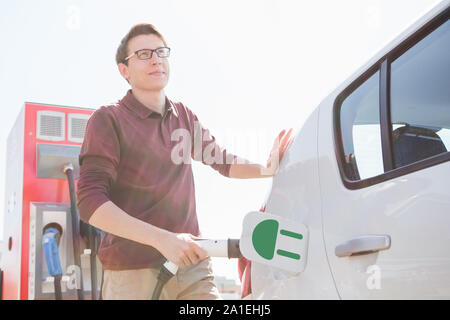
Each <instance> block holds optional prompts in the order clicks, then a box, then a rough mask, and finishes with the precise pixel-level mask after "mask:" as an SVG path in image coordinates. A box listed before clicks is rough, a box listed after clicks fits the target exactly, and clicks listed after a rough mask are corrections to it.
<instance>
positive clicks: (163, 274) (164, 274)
mask: <svg viewBox="0 0 450 320" xmlns="http://www.w3.org/2000/svg"><path fill="white" fill-rule="evenodd" d="M173 276H174V274H173V273H172V272H170V271H169V270H168V269H167V268H166V267H165V266H164V265H163V266H162V267H161V270H160V271H159V274H158V282H156V286H155V290H153V295H152V300H159V296H160V295H161V291H162V288H163V287H164V285H165V284H166V283H167V281H169V280H170V278H172V277H173Z"/></svg>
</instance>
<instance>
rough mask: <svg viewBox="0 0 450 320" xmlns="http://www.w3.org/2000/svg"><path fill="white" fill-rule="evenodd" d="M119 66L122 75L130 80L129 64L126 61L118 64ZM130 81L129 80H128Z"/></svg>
mask: <svg viewBox="0 0 450 320" xmlns="http://www.w3.org/2000/svg"><path fill="white" fill-rule="evenodd" d="M117 67H118V68H119V72H120V74H121V75H122V77H124V78H125V80H127V81H128V77H129V74H128V66H127V65H126V64H124V63H119V64H118V65H117ZM128 82H129V81H128Z"/></svg>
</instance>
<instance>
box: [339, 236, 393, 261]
mask: <svg viewBox="0 0 450 320" xmlns="http://www.w3.org/2000/svg"><path fill="white" fill-rule="evenodd" d="M390 247H391V236H389V235H386V234H382V235H365V236H360V237H357V238H353V239H351V240H348V241H346V242H344V243H341V244H340V245H338V246H336V248H335V250H334V253H335V254H336V256H338V257H340V258H341V257H349V256H352V255H362V254H370V253H374V252H377V251H380V250H387V249H389V248H390Z"/></svg>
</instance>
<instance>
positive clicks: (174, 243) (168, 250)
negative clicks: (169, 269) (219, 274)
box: [157, 232, 208, 268]
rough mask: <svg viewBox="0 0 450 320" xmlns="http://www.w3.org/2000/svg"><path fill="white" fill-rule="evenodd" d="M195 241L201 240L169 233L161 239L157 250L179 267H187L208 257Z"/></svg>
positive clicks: (187, 234)
mask: <svg viewBox="0 0 450 320" xmlns="http://www.w3.org/2000/svg"><path fill="white" fill-rule="evenodd" d="M195 239H199V238H198V237H196V236H194V235H192V234H189V233H172V232H167V233H165V234H164V235H163V236H162V237H161V239H160V241H159V244H158V248H157V249H158V251H159V252H161V254H162V255H163V256H164V257H165V258H166V259H167V260H169V261H171V262H173V263H175V264H176V265H177V266H178V267H180V268H182V267H186V266H189V265H193V264H197V263H199V262H200V260H203V259H205V258H206V257H207V256H208V253H207V252H206V251H205V250H204V249H203V248H202V247H200V246H199V245H198V244H197V243H196V242H195Z"/></svg>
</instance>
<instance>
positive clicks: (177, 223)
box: [77, 24, 292, 299]
mask: <svg viewBox="0 0 450 320" xmlns="http://www.w3.org/2000/svg"><path fill="white" fill-rule="evenodd" d="M169 54H170V49H169V48H168V47H167V44H166V42H165V40H164V38H163V36H162V35H161V34H160V33H159V32H158V31H157V30H156V29H155V28H154V27H153V26H152V25H150V24H140V25H136V26H134V27H133V28H132V29H131V30H130V31H129V33H128V34H127V35H126V36H125V37H124V38H123V40H122V42H121V44H120V45H119V48H118V50H117V54H116V62H117V65H118V68H119V71H120V74H121V75H122V76H123V77H124V78H125V79H126V80H127V81H128V83H129V84H130V85H131V88H132V89H131V90H129V91H128V93H127V94H126V96H125V97H124V98H123V99H122V100H120V101H119V102H118V103H117V104H115V105H110V106H103V107H101V108H100V109H98V110H96V111H95V112H94V113H93V114H92V116H91V118H90V119H89V121H88V124H87V128H86V134H85V139H84V142H83V146H82V149H81V153H80V156H79V162H80V178H79V180H78V190H77V196H78V208H79V212H80V217H81V219H82V220H83V221H85V222H88V223H90V224H91V225H93V226H95V227H97V228H99V229H102V230H104V231H105V232H106V235H105V237H104V239H103V240H102V243H101V246H100V249H99V253H98V255H99V258H100V260H101V262H102V264H103V268H104V285H103V288H102V291H103V298H104V299H149V298H150V297H151V295H152V292H153V289H154V287H155V284H156V281H157V280H156V276H157V274H158V272H159V268H160V266H161V265H162V263H163V262H164V261H165V260H166V259H167V260H170V261H172V262H174V263H175V264H177V265H178V266H179V271H178V273H177V275H176V276H175V277H173V278H172V279H171V280H169V281H168V282H167V284H166V285H165V287H164V289H163V291H162V294H161V298H162V299H220V296H219V294H218V291H217V288H216V287H215V285H214V282H213V273H212V269H211V260H210V258H208V257H207V256H206V252H205V251H204V250H203V249H202V248H201V247H200V246H199V245H198V244H197V243H196V242H195V241H194V240H195V239H196V238H197V237H199V236H200V230H199V227H198V221H197V216H196V210H195V194H194V181H193V174H192V168H191V164H190V162H189V161H181V162H180V161H179V160H180V156H181V154H180V152H179V151H183V150H184V151H185V150H186V148H181V149H180V148H179V146H180V143H182V145H183V146H185V147H186V146H187V147H188V149H187V150H188V153H190V154H188V157H187V158H189V160H190V158H191V157H192V158H193V159H195V160H201V161H202V162H203V163H205V164H209V165H211V167H212V168H213V169H215V170H217V171H219V173H221V174H222V175H224V176H227V177H231V178H259V177H270V176H273V175H274V174H275V172H276V170H277V168H278V157H279V156H282V154H283V153H284V151H285V150H286V148H287V146H288V145H289V143H290V140H289V137H290V134H291V131H292V129H291V130H290V131H289V132H287V133H286V132H285V130H283V131H282V132H281V133H280V135H279V136H278V137H277V139H276V140H275V144H274V148H273V150H272V152H271V155H270V157H269V162H268V166H267V167H263V166H260V165H257V164H249V163H247V162H245V163H243V162H244V161H241V160H242V159H239V158H238V157H236V156H234V155H232V154H230V153H227V151H226V150H225V149H222V148H220V147H219V146H218V145H217V144H216V142H215V139H214V137H212V136H211V135H210V133H209V131H208V130H207V129H205V128H204V127H203V126H201V124H200V123H199V122H198V119H197V117H196V116H195V114H194V113H193V112H192V111H191V110H190V109H188V108H187V107H186V106H184V105H183V104H182V103H179V102H173V101H171V100H169V99H168V98H167V97H166V95H165V93H164V88H165V86H166V85H167V82H168V80H169V63H168V57H169ZM177 130H178V131H179V130H182V132H184V133H189V135H190V137H189V138H186V136H184V137H183V140H182V141H181V142H180V141H178V140H177V139H174V132H176V131H177ZM174 150H175V151H176V152H174ZM182 159H183V160H186V154H184V155H182ZM221 159H222V160H223V161H221ZM211 160H217V161H211Z"/></svg>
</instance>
